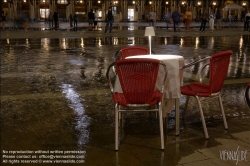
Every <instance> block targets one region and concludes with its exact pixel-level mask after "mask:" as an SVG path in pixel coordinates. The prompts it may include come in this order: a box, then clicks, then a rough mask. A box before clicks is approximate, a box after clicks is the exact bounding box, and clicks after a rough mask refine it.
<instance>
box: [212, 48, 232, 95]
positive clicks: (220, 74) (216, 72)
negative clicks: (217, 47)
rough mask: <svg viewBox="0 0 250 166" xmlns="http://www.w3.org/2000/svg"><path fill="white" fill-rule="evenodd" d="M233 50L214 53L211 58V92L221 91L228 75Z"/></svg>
mask: <svg viewBox="0 0 250 166" xmlns="http://www.w3.org/2000/svg"><path fill="white" fill-rule="evenodd" d="M232 54H233V52H232V51H231V50H228V51H223V52H219V53H215V54H212V58H211V59H210V83H209V86H210V92H211V93H217V92H219V91H221V88H222V86H223V83H224V80H225V78H226V76H227V71H228V66H229V62H230V56H231V55H232Z"/></svg>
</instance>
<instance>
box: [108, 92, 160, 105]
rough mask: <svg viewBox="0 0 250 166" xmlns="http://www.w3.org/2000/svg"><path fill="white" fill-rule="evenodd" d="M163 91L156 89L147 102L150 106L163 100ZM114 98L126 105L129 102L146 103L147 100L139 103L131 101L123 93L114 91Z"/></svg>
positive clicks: (116, 101)
mask: <svg viewBox="0 0 250 166" xmlns="http://www.w3.org/2000/svg"><path fill="white" fill-rule="evenodd" d="M162 95H163V94H162V93H161V92H160V91H155V92H154V93H153V94H152V97H151V98H150V99H149V100H148V101H147V102H146V104H149V106H152V105H155V104H157V103H158V102H159V101H161V100H162ZM112 97H113V100H114V102H115V103H119V105H122V106H124V107H126V106H127V105H128V104H145V102H141V103H140V102H138V103H129V101H127V100H126V99H125V97H124V94H123V93H117V92H116V93H114V94H112Z"/></svg>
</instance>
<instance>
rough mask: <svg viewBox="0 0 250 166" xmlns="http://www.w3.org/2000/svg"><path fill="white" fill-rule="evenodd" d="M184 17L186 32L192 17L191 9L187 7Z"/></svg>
mask: <svg viewBox="0 0 250 166" xmlns="http://www.w3.org/2000/svg"><path fill="white" fill-rule="evenodd" d="M184 18H185V26H186V32H188V31H190V25H191V22H192V19H193V16H192V12H191V10H190V9H189V8H188V9H187V11H186V12H185V14H184Z"/></svg>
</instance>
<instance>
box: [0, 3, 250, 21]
mask: <svg viewBox="0 0 250 166" xmlns="http://www.w3.org/2000/svg"><path fill="white" fill-rule="evenodd" d="M228 4H235V8H230V9H228V8H226V6H227V5H228ZM109 6H112V9H113V11H114V12H115V14H116V16H115V19H116V21H143V20H146V16H147V14H148V13H149V11H150V8H151V7H154V8H155V11H156V13H157V16H158V19H161V18H162V15H163V13H164V12H165V11H168V12H173V10H175V9H178V10H179V12H180V13H184V12H185V11H186V9H187V8H190V9H191V11H192V12H193V17H194V19H199V16H200V14H201V13H202V11H203V10H205V9H206V10H207V11H208V12H210V11H211V10H213V11H214V12H218V11H222V12H223V18H224V19H227V18H228V15H229V14H231V15H233V16H234V17H235V18H237V19H242V17H243V16H244V13H245V11H246V9H247V8H249V0H233V1H227V0H2V1H1V10H2V11H4V12H5V13H6V14H7V17H8V18H9V19H14V18H15V17H16V16H17V15H18V14H20V13H22V14H24V15H26V16H27V17H28V18H30V19H31V20H34V19H36V20H40V21H42V20H46V19H47V18H48V16H49V13H50V12H52V13H54V12H55V11H57V12H58V13H59V17H60V18H61V19H68V17H69V15H70V14H77V16H78V18H79V21H84V20H87V13H88V12H89V11H90V9H95V10H96V12H98V15H99V20H104V19H105V12H106V10H107V9H108V7H109Z"/></svg>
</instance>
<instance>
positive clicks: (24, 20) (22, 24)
mask: <svg viewBox="0 0 250 166" xmlns="http://www.w3.org/2000/svg"><path fill="white" fill-rule="evenodd" d="M18 17H19V18H18V20H19V26H20V27H23V28H24V30H25V31H27V30H28V28H29V22H28V17H27V16H26V15H25V13H22V12H21V13H19V14H18Z"/></svg>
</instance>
